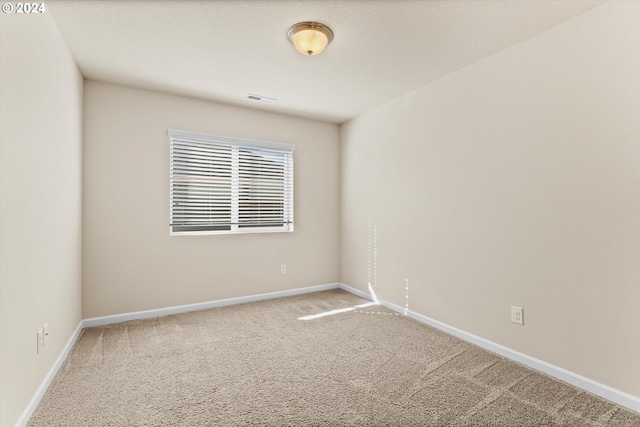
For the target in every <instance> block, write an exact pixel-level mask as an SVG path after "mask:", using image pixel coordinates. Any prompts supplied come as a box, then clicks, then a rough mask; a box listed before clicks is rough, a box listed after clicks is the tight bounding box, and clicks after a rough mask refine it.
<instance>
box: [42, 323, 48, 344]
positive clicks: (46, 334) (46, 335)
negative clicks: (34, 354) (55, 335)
mask: <svg viewBox="0 0 640 427" xmlns="http://www.w3.org/2000/svg"><path fill="white" fill-rule="evenodd" d="M42 331H43V333H44V336H43V337H42V340H43V341H42V345H43V346H45V345H47V343H48V342H49V324H48V323H45V324H44V326H43V327H42Z"/></svg>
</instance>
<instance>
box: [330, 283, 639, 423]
mask: <svg viewBox="0 0 640 427" xmlns="http://www.w3.org/2000/svg"><path fill="white" fill-rule="evenodd" d="M339 287H340V288H341V289H344V290H345V291H349V292H352V293H354V294H356V295H358V296H361V297H363V298H366V299H368V300H372V297H371V296H370V295H369V294H367V293H365V292H362V291H360V290H357V289H355V288H352V287H351V286H347V285H345V284H343V283H340V284H339ZM378 303H379V304H380V305H382V306H384V307H387V308H389V309H391V310H393V311H395V312H397V313H400V314H406V315H407V316H409V317H411V318H412V319H415V320H417V321H418V322H421V323H424V324H426V325H429V326H433V327H434V328H436V329H440V330H441V331H443V332H446V333H448V334H450V335H453V336H455V337H458V338H460V339H462V340H464V341H467V342H470V343H472V344H475V345H477V346H479V347H482V348H484V349H486V350H489V351H492V352H494V353H497V354H499V355H501V356H504V357H506V358H508V359H511V360H513V361H516V362H518V363H521V364H523V365H525V366H528V367H530V368H532V369H535V370H536V371H540V372H543V373H545V374H547V375H549V376H551V377H554V378H557V379H559V380H560V381H564V382H566V383H568V384H571V385H573V386H575V387H578V388H580V389H582V390H585V391H588V392H589V393H592V394H595V395H596V396H600V397H602V398H604V399H607V400H610V401H611V402H614V403H617V404H618V405H620V406H624V407H625V408H629V409H631V410H632V411H636V412H639V413H640V398H639V397H636V396H633V395H631V394H629V393H625V392H624V391H620V390H617V389H615V388H613V387H609V386H608V385H605V384H602V383H599V382H597V381H594V380H592V379H590V378H587V377H584V376H582V375H579V374H576V373H575V372H571V371H568V370H566V369H564V368H560V367H559V366H555V365H552V364H551V363H547V362H545V361H543V360H540V359H536V358H535V357H531V356H529V355H526V354H524V353H520V352H519V351H516V350H512V349H510V348H508V347H505V346H503V345H500V344H497V343H494V342H493V341H489V340H487V339H484V338H482V337H479V336H477V335H473V334H471V333H469V332H465V331H463V330H461V329H458V328H455V327H453V326H450V325H447V324H446V323H442V322H440V321H438V320H435V319H432V318H430V317H427V316H424V315H422V314H419V313H416V312H414V311H411V310H406V309H405V308H404V307H401V306H399V305H396V304H393V303H391V302H389V301H385V300H380V299H379V300H378Z"/></svg>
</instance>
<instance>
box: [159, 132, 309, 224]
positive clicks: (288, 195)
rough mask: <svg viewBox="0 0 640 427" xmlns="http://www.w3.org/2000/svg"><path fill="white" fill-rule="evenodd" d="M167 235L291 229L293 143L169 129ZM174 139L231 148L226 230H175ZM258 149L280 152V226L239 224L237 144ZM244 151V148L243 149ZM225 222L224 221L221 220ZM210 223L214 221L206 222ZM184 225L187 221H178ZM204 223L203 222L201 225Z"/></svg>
mask: <svg viewBox="0 0 640 427" xmlns="http://www.w3.org/2000/svg"><path fill="white" fill-rule="evenodd" d="M167 134H168V136H169V235H170V236H195V235H212V234H213V235H215V234H254V233H287V232H293V230H294V215H293V213H294V209H293V208H294V167H293V154H294V151H295V149H296V146H295V145H294V144H287V143H282V142H273V141H262V140H256V139H248V138H239V137H232V136H226V135H215V134H207V133H200V132H193V131H186V130H180V129H169V130H168V132H167ZM174 142H180V143H182V144H185V143H186V144H189V143H192V144H197V143H199V144H213V145H217V146H228V147H230V149H231V161H230V167H231V177H230V186H231V189H230V200H229V202H230V203H229V207H230V223H229V224H228V226H229V229H228V230H194V231H179V230H174V227H180V225H176V224H174V172H173V171H174ZM242 147H245V148H250V149H251V151H253V150H258V151H260V150H262V151H263V152H264V153H267V152H272V153H274V152H275V153H278V154H283V155H284V160H283V161H284V162H285V164H284V165H283V177H282V180H283V196H282V203H283V219H284V221H283V222H284V223H283V224H282V225H281V226H250V225H246V224H245V225H244V226H242V225H241V224H240V223H239V222H240V221H239V219H240V208H239V204H240V185H241V184H240V181H241V180H240V166H239V163H240V159H241V154H240V151H241V148H242ZM245 152H246V151H245ZM225 225H226V224H225ZM210 226H211V227H214V225H210ZM182 227H188V225H184V224H183V225H182ZM203 227H206V225H203Z"/></svg>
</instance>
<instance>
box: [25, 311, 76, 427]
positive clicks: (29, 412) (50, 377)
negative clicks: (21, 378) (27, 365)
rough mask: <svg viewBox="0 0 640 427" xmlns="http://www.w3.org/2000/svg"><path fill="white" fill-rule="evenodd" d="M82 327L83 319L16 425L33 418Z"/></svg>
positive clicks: (26, 422)
mask: <svg viewBox="0 0 640 427" xmlns="http://www.w3.org/2000/svg"><path fill="white" fill-rule="evenodd" d="M82 329H84V326H83V321H82V320H81V321H80V323H78V326H77V327H76V330H75V331H73V334H71V338H69V341H67V344H66V345H65V346H64V347H63V349H62V352H61V353H60V355H59V356H58V358H57V359H56V361H55V363H54V364H53V366H52V367H51V369H50V370H49V372H48V373H47V375H46V376H45V377H44V379H43V380H42V382H41V383H40V387H38V389H37V390H36V392H35V394H34V395H33V397H32V398H31V400H30V401H29V403H28V404H27V407H26V408H25V409H24V412H22V415H20V418H18V422H17V423H16V427H24V426H26V425H27V424H28V423H29V419H30V418H31V415H33V412H34V411H35V410H36V408H37V407H38V404H39V403H40V400H41V399H42V396H44V394H45V393H46V391H47V389H48V388H49V385H50V384H51V381H53V379H54V378H55V376H56V374H57V373H58V370H59V369H60V367H61V366H62V364H63V363H64V361H65V359H66V358H67V356H68V355H69V352H70V351H71V349H72V348H73V345H74V344H75V343H76V340H77V339H78V337H79V336H80V332H81V331H82Z"/></svg>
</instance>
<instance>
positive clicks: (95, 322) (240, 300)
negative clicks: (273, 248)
mask: <svg viewBox="0 0 640 427" xmlns="http://www.w3.org/2000/svg"><path fill="white" fill-rule="evenodd" d="M339 287H340V285H339V284H338V283H329V284H326V285H317V286H309V287H306V288H297V289H290V290H287V291H277V292H269V293H266V294H257V295H248V296H245V297H237V298H227V299H221V300H215V301H207V302H199V303H195V304H186V305H177V306H173V307H166V308H158V309H154V310H145V311H136V312H133V313H123V314H115V315H113V316H103V317H92V318H90V319H84V321H83V326H84V327H85V328H90V327H92V326H102V325H110V324H113V323H121V322H127V321H129V320H136V319H148V318H151V317H160V316H168V315H171V314H178V313H187V312H189V311H198V310H207V309H209V308H216V307H224V306H227V305H236V304H245V303H248V302H254V301H262V300H266V299H273V298H282V297H289V296H293V295H301V294H308V293H311V292H321V291H328V290H330V289H337V288H339Z"/></svg>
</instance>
